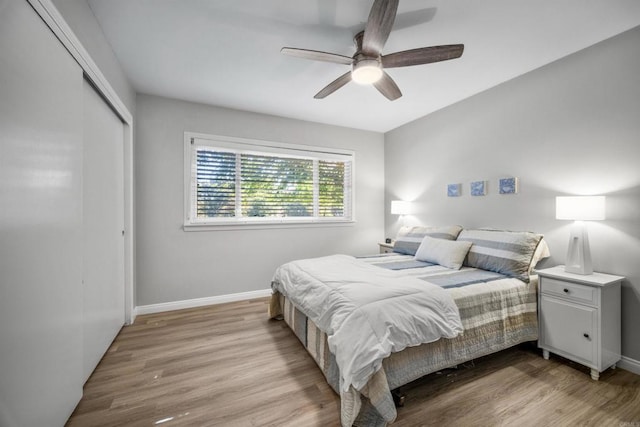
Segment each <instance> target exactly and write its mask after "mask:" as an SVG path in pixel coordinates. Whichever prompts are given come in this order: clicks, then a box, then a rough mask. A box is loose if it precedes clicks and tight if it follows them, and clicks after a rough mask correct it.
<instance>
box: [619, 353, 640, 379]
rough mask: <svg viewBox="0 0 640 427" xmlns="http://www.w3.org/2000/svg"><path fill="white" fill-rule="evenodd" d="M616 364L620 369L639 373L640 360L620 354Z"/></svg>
mask: <svg viewBox="0 0 640 427" xmlns="http://www.w3.org/2000/svg"><path fill="white" fill-rule="evenodd" d="M617 366H618V367H619V368H620V369H624V370H625V371H629V372H633V373H634V374H637V375H640V361H639V360H635V359H631V358H630V357H627V356H622V359H620V361H619V362H618V363H617Z"/></svg>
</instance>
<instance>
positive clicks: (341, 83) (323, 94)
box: [314, 71, 351, 99]
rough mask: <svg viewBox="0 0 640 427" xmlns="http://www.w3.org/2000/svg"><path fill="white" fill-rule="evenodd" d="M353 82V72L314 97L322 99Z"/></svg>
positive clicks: (346, 74) (341, 77) (336, 80)
mask: <svg viewBox="0 0 640 427" xmlns="http://www.w3.org/2000/svg"><path fill="white" fill-rule="evenodd" d="M350 81H351V71H347V72H346V73H344V74H343V75H341V76H340V77H338V78H337V79H335V80H334V81H332V82H331V83H329V84H328V85H326V86H325V87H324V89H322V90H321V91H320V92H318V93H316V95H315V96H314V98H315V99H322V98H325V97H327V96H328V95H331V94H332V93H333V92H335V91H337V90H338V89H340V88H341V87H342V86H344V85H346V84H347V83H349V82H350Z"/></svg>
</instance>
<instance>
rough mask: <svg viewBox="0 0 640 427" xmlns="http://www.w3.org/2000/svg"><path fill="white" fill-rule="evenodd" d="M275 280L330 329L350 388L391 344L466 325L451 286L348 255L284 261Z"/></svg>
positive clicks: (394, 347) (396, 347)
mask: <svg viewBox="0 0 640 427" xmlns="http://www.w3.org/2000/svg"><path fill="white" fill-rule="evenodd" d="M273 283H274V284H273V287H274V289H275V290H277V291H279V292H281V293H283V294H284V295H286V296H287V297H289V299H290V300H291V301H292V302H293V303H294V305H296V306H297V307H299V308H300V309H301V310H302V311H303V312H304V313H305V314H306V315H307V316H308V317H309V318H310V319H311V320H313V321H314V322H315V324H316V325H318V327H319V328H320V329H322V330H323V331H324V332H325V333H326V334H327V338H328V343H329V350H331V352H332V353H333V354H334V355H335V357H336V362H337V364H338V367H339V368H340V375H341V378H340V390H341V391H342V392H346V391H348V390H349V388H350V387H351V386H352V387H353V388H355V389H356V390H360V389H361V388H362V387H363V386H365V385H366V384H367V381H368V380H369V379H370V378H371V377H372V376H373V374H374V373H375V372H377V371H378V370H379V369H380V367H381V366H382V360H383V359H384V358H385V357H387V356H389V355H390V354H391V352H396V351H400V350H402V349H404V348H405V347H409V346H416V345H419V344H422V343H429V342H433V341H437V340H438V339H440V338H443V337H445V338H453V337H455V336H457V335H458V334H459V333H460V332H462V330H463V328H462V323H461V321H460V315H459V313H458V308H457V306H456V305H455V303H454V302H453V299H452V298H451V296H450V295H449V293H448V292H447V291H445V290H444V289H442V288H440V287H439V286H436V285H433V284H430V283H427V282H425V281H423V280H419V279H415V278H407V277H399V275H398V274H397V273H396V272H394V271H390V270H389V271H387V270H383V269H381V268H378V267H375V266H371V265H368V264H366V263H364V262H362V261H359V260H357V259H356V258H353V257H350V256H347V255H333V256H328V257H323V258H314V259H307V260H300V261H293V262H290V263H287V264H284V265H282V266H281V267H280V268H278V270H276V273H275V275H274V281H273Z"/></svg>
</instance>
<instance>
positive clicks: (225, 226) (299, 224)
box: [183, 220, 356, 232]
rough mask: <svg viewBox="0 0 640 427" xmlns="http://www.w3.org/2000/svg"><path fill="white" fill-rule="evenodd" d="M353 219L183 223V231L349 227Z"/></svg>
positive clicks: (353, 222) (352, 223)
mask: <svg viewBox="0 0 640 427" xmlns="http://www.w3.org/2000/svg"><path fill="white" fill-rule="evenodd" d="M355 222H356V221H355V220H345V221H282V222H258V221H247V222H226V223H202V224H184V225H183V229H184V231H189V232H191V231H228V230H268V229H274V228H316V227H351V226H353V225H354V224H355Z"/></svg>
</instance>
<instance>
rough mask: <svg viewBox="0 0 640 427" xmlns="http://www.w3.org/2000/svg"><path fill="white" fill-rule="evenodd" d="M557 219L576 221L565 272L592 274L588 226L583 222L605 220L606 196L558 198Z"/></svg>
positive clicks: (571, 234)
mask: <svg viewBox="0 0 640 427" xmlns="http://www.w3.org/2000/svg"><path fill="white" fill-rule="evenodd" d="M556 219H563V220H565V219H568V220H573V221H575V222H574V224H573V226H572V227H571V233H570V235H569V247H568V249H567V259H566V262H565V267H564V269H565V271H566V272H568V273H575V274H592V273H593V263H592V262H591V249H590V248H589V235H588V233H587V225H586V224H585V223H584V222H583V221H594V220H603V219H605V197H604V196H563V197H556Z"/></svg>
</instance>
